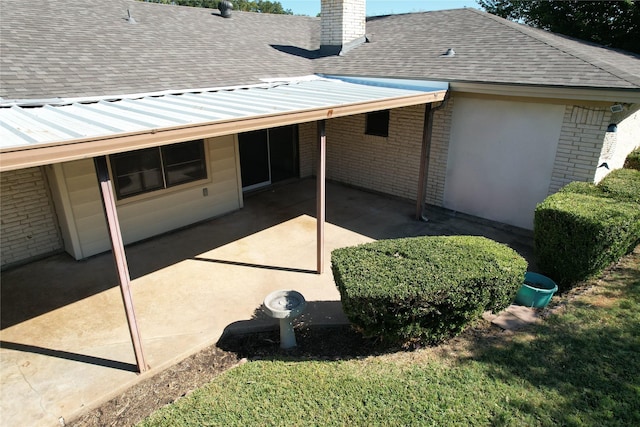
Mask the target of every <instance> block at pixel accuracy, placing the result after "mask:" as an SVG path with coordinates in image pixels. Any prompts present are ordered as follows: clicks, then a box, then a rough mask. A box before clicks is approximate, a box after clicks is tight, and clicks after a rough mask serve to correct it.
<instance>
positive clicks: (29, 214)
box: [0, 168, 62, 267]
mask: <svg viewBox="0 0 640 427" xmlns="http://www.w3.org/2000/svg"><path fill="white" fill-rule="evenodd" d="M0 214H1V215H2V216H1V221H0V237H1V238H0V242H1V245H0V251H1V252H0V256H1V258H2V261H1V263H2V266H3V267H4V266H7V265H10V264H15V263H19V262H21V261H26V260H29V259H32V258H35V257H38V256H40V255H45V254H49V253H53V252H57V251H59V250H61V249H62V242H61V239H60V234H59V231H58V226H57V221H56V216H55V213H54V210H53V205H52V202H51V198H50V197H49V189H48V185H47V182H46V180H45V177H44V173H43V171H42V169H41V168H29V169H21V170H17V171H10V172H3V173H2V174H0Z"/></svg>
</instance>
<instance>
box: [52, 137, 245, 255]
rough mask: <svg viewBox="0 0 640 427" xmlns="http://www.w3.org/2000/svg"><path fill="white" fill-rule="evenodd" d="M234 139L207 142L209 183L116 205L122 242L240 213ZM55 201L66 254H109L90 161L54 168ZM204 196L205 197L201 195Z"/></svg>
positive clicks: (97, 191) (240, 199)
mask: <svg viewBox="0 0 640 427" xmlns="http://www.w3.org/2000/svg"><path fill="white" fill-rule="evenodd" d="M236 145H237V143H236V138H235V137H234V136H233V135H229V136H226V137H221V138H214V139H210V140H207V141H206V147H207V148H206V149H207V151H208V161H209V179H208V180H207V181H206V182H201V183H197V184H196V183H193V184H186V185H185V186H183V187H180V188H175V189H170V190H163V191H160V192H157V193H155V194H154V193H148V194H146V195H144V196H142V197H139V198H135V199H131V200H124V201H120V202H118V204H117V210H118V217H119V220H120V228H121V230H122V236H123V240H124V242H125V243H132V242H136V241H139V240H142V239H145V238H149V237H152V236H155V235H158V234H161V233H164V232H167V231H170V230H173V229H176V228H180V227H184V226H186V225H189V224H193V223H195V222H198V221H202V220H205V219H208V218H212V217H215V216H219V215H222V214H224V213H227V212H231V211H234V210H237V209H239V208H240V207H241V206H242V196H241V194H242V193H241V191H240V190H239V186H240V183H239V177H238V172H237V165H238V162H237V152H238V151H237V147H236ZM53 179H54V180H55V182H56V186H55V188H56V194H54V199H55V200H56V204H57V206H59V209H58V210H59V211H60V212H63V215H61V222H62V223H63V224H61V225H62V228H63V233H64V234H66V235H68V239H65V249H66V250H67V252H69V253H70V254H71V255H73V256H74V257H75V258H76V259H82V258H86V257H88V256H91V255H95V254H98V253H101V252H105V251H107V250H109V249H110V247H111V246H110V243H109V237H108V234H107V225H106V220H105V216H104V212H103V208H102V201H101V196H100V191H99V188H98V180H97V177H96V172H95V168H94V165H93V161H92V160H91V159H88V160H79V161H74V162H67V163H63V164H59V165H55V167H54V168H53ZM205 189H206V193H207V195H206V196H205V191H204V190H205Z"/></svg>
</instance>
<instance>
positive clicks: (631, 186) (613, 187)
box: [598, 169, 640, 203]
mask: <svg viewBox="0 0 640 427" xmlns="http://www.w3.org/2000/svg"><path fill="white" fill-rule="evenodd" d="M598 188H599V189H601V190H602V192H603V193H604V194H605V195H606V196H607V197H612V198H614V199H616V200H620V201H626V202H635V203H640V170H636V169H616V170H614V171H612V172H611V173H609V175H607V176H605V177H604V178H603V179H602V181H600V182H599V183H598Z"/></svg>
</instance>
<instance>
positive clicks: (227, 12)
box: [218, 0, 233, 18]
mask: <svg viewBox="0 0 640 427" xmlns="http://www.w3.org/2000/svg"><path fill="white" fill-rule="evenodd" d="M218 10H219V11H220V16H222V17H223V18H231V11H232V10H233V3H231V2H230V1H228V0H222V1H221V2H220V3H218Z"/></svg>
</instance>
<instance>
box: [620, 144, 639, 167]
mask: <svg viewBox="0 0 640 427" xmlns="http://www.w3.org/2000/svg"><path fill="white" fill-rule="evenodd" d="M624 168H625V169H635V170H640V148H636V149H635V150H633V151H632V152H631V153H629V155H628V156H627V158H626V159H625V161H624Z"/></svg>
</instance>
